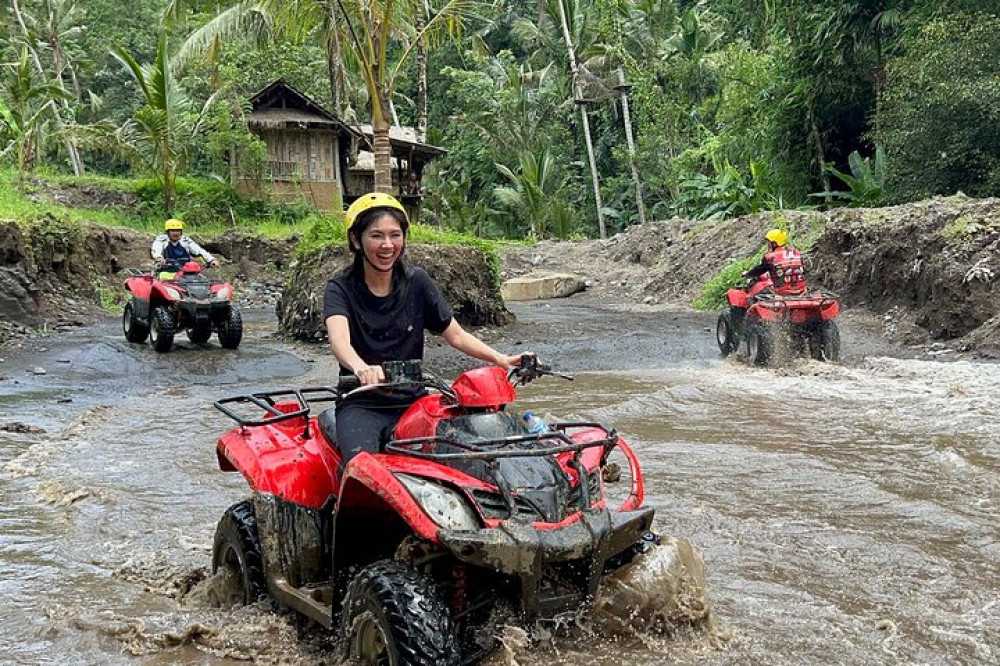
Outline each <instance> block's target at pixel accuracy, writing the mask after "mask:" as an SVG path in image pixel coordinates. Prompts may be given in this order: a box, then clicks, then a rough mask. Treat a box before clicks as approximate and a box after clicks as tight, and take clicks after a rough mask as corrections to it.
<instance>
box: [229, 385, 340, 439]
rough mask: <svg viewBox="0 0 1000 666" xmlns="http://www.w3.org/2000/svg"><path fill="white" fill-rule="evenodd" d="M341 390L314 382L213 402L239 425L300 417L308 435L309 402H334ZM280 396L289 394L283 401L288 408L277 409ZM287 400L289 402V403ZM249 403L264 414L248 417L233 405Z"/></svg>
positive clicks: (267, 423) (310, 403)
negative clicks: (298, 387) (303, 386)
mask: <svg viewBox="0 0 1000 666" xmlns="http://www.w3.org/2000/svg"><path fill="white" fill-rule="evenodd" d="M339 397H340V391H338V390H337V389H335V388H330V387H329V386H314V387H311V388H300V389H280V390H276V391H261V392H260V393H251V394H249V395H237V396H233V397H231V398H222V399H221V400H216V401H215V402H214V403H213V405H214V406H215V408H216V409H218V410H219V411H220V412H222V413H223V414H225V415H226V416H228V417H229V418H231V419H232V420H234V421H236V423H238V424H239V425H240V427H242V428H248V427H257V426H266V425H273V424H275V423H281V422H282V421H290V420H292V419H297V418H302V419H303V420H304V421H305V436H306V437H309V411H310V409H311V405H312V403H314V402H316V403H318V402H336V401H337V399H338V398H339ZM279 398H292V400H289V401H288V402H287V403H286V405H287V406H288V407H289V409H278V408H277V407H276V406H275V405H276V404H277V403H278V402H279V400H278V399H279ZM289 403H290V404H289ZM238 405H242V406H244V407H246V406H248V405H252V406H253V407H257V408H259V409H262V410H264V412H265V414H266V415H265V416H264V417H263V418H259V417H257V418H248V417H247V416H246V415H245V414H241V413H240V412H238V411H237V410H236V409H233V408H232V407H234V406H238Z"/></svg>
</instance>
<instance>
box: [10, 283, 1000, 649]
mask: <svg viewBox="0 0 1000 666" xmlns="http://www.w3.org/2000/svg"><path fill="white" fill-rule="evenodd" d="M515 311H516V313H517V314H518V317H519V320H520V323H519V324H518V325H517V327H516V328H515V329H512V330H509V331H505V332H503V333H502V334H497V335H495V336H494V340H495V342H496V343H497V344H498V346H501V347H503V348H505V349H508V350H511V351H513V350H514V349H517V348H522V349H523V348H531V349H534V350H535V351H537V352H538V353H539V354H540V356H542V357H543V359H545V360H548V361H551V362H552V363H553V364H554V365H556V366H557V367H558V368H560V369H563V370H565V371H568V372H572V373H574V374H575V375H576V380H575V381H573V382H563V381H558V380H546V381H539V382H536V383H534V384H532V385H531V386H529V387H527V388H525V389H523V390H522V392H521V400H520V403H519V404H520V406H521V407H522V408H528V407H531V408H533V409H535V410H536V411H541V412H543V413H549V414H551V415H554V416H557V417H561V418H573V419H575V418H586V419H588V420H599V421H602V422H605V423H609V424H614V425H616V426H617V427H618V429H619V430H620V431H621V432H622V433H623V434H624V435H625V436H626V437H627V438H628V439H629V440H630V442H631V443H632V445H633V447H634V448H635V449H636V451H637V452H638V454H639V456H640V458H641V460H642V462H643V465H644V470H645V474H646V489H647V502H648V503H650V504H652V505H653V506H655V508H656V510H657V521H656V529H657V530H658V531H660V532H662V533H664V534H669V535H672V536H674V537H679V538H685V539H687V540H688V541H690V543H691V544H692V545H693V546H694V547H695V548H696V549H697V550H698V551H699V552H700V553H701V555H702V557H703V558H704V562H705V565H706V568H707V579H708V583H709V590H708V599H709V601H710V603H711V607H712V613H713V616H714V620H715V627H714V629H713V630H711V631H696V632H685V631H680V632H677V633H671V634H669V635H650V634H641V633H640V634H635V635H632V636H626V637H624V638H618V639H616V640H610V639H608V638H602V637H599V636H597V635H590V634H588V633H586V632H581V631H577V632H574V633H573V634H572V635H570V636H563V637H556V638H552V639H543V640H540V641H538V642H535V643H533V644H527V645H525V644H520V643H518V642H517V641H514V640H509V641H508V646H507V649H506V651H505V652H504V653H503V654H502V655H501V656H500V657H497V658H496V659H494V663H505V662H506V663H517V664H522V665H524V666H529V665H540V664H546V665H551V664H621V663H626V664H664V663H667V664H693V663H698V664H808V665H820V664H993V663H998V662H1000V506H998V502H1000V432H998V430H1000V416H998V414H1000V391H998V390H997V387H998V386H1000V366H998V365H993V364H981V363H972V362H967V361H961V360H959V361H953V362H940V361H934V360H920V359H916V358H907V356H912V354H907V353H904V351H905V350H893V349H892V348H891V347H888V346H884V347H883V346H880V345H878V344H876V342H875V341H873V340H872V339H870V333H868V332H866V331H865V330H862V329H857V330H852V329H850V327H845V329H844V345H845V351H848V353H847V354H846V356H845V360H844V362H843V364H842V365H826V364H821V363H816V362H813V361H790V362H788V363H786V364H784V365H782V366H781V367H778V368H773V369H756V368H749V367H746V366H745V365H742V364H740V363H739V362H736V361H734V360H731V359H721V358H720V357H719V356H718V354H717V351H716V349H715V346H714V340H713V336H712V333H710V332H709V331H708V328H709V327H710V326H711V325H712V319H711V317H709V316H705V315H696V314H691V313H684V312H677V313H671V312H660V313H646V314H632V315H628V316H623V315H621V314H619V313H615V312H611V311H605V310H599V309H595V308H591V307H587V306H581V305H578V304H575V303H574V302H573V301H566V302H562V303H557V302H552V303H544V304H543V303H539V304H531V305H521V306H518V307H517V308H516V309H515ZM250 321H251V325H250V326H249V329H250V330H249V333H248V335H247V338H246V339H245V341H244V344H243V345H242V346H241V348H240V349H239V350H237V351H236V352H225V351H224V350H222V349H220V348H219V347H218V346H217V345H215V344H212V345H209V346H207V347H206V348H202V349H195V348H192V347H190V346H188V345H186V344H182V345H181V346H180V348H179V349H175V350H174V351H173V352H171V353H170V354H168V355H157V354H155V353H154V352H153V351H152V350H150V349H149V348H148V347H146V346H136V345H128V344H127V343H126V342H125V341H124V340H123V339H122V336H121V334H120V331H119V330H118V328H117V323H116V322H108V323H106V324H102V325H99V326H97V327H93V328H89V329H86V330H82V331H78V332H75V333H72V334H67V335H65V336H62V337H57V338H52V339H49V340H46V341H42V342H40V343H38V342H36V343H33V344H31V345H28V346H27V347H26V348H24V349H21V350H5V351H0V357H2V358H3V362H2V363H0V373H2V374H3V376H4V377H5V378H4V379H3V380H0V426H6V429H5V430H0V603H2V611H0V664H4V665H6V664H49V663H58V664H157V665H158V664H178V663H192V664H195V663H197V664H231V663H238V662H239V661H247V660H252V661H254V662H256V663H274V664H335V663H337V662H336V658H335V656H334V655H333V654H332V653H331V651H330V650H329V648H328V644H327V642H326V640H325V638H324V636H323V635H322V632H319V631H318V630H316V629H315V628H312V627H309V626H307V625H304V624H303V623H301V622H299V621H297V620H296V619H295V618H294V617H292V616H290V615H287V614H282V613H276V612H273V611H269V610H267V609H264V608H257V607H251V608H239V609H235V610H231V611H229V610H226V611H224V610H220V609H217V608H215V607H213V606H212V605H211V604H210V603H209V599H208V597H207V595H206V590H207V587H208V585H207V581H206V570H207V567H208V566H209V564H210V558H211V543H212V536H213V533H214V530H215V525H216V521H217V520H218V518H219V516H220V515H221V514H222V511H223V510H224V509H225V508H226V507H228V506H229V505H230V504H232V503H233V502H235V501H238V500H240V499H241V498H243V497H244V496H245V495H246V484H245V482H244V481H243V479H242V478H241V477H240V476H239V475H237V474H227V473H223V472H220V471H219V470H218V468H217V464H216V461H215V453H214V442H215V439H216V438H217V437H218V436H219V435H220V434H221V433H222V432H224V431H225V430H226V429H227V428H228V426H229V424H228V422H227V421H226V420H225V419H224V418H223V417H222V416H221V415H220V414H219V413H218V412H216V411H215V410H214V409H212V408H211V402H212V400H214V399H216V398H218V397H222V396H224V395H232V394H236V393H243V392H246V391H248V390H257V389H264V388H282V387H291V386H300V385H301V386H305V385H315V384H322V383H326V381H327V380H328V379H329V376H330V373H331V372H332V366H331V364H330V363H329V360H328V359H327V358H325V357H324V355H323V354H322V350H321V349H319V348H313V349H307V350H304V349H302V348H297V347H293V346H289V345H286V344H283V343H281V342H280V341H278V340H276V339H273V338H272V337H270V335H269V334H268V331H269V330H271V329H273V323H272V322H271V321H269V319H268V317H266V316H264V315H263V314H258V316H257V318H256V319H254V318H250ZM852 349H855V350H857V349H862V350H864V353H861V352H858V351H853V352H852V351H850V350H852ZM427 362H428V365H433V364H434V363H439V364H440V366H439V367H443V368H449V367H454V366H455V365H456V364H457V363H458V361H456V359H455V358H454V357H452V356H450V355H449V353H448V352H446V351H444V350H442V349H441V348H440V346H439V345H437V344H435V345H432V346H431V347H430V349H429V351H428V361H427ZM35 368H44V370H45V374H35V373H34V372H33V370H34V369H35ZM13 422H21V423H23V424H26V425H27V426H30V427H27V428H17V427H10V424H11V423H13ZM40 430H43V432H41V431H40Z"/></svg>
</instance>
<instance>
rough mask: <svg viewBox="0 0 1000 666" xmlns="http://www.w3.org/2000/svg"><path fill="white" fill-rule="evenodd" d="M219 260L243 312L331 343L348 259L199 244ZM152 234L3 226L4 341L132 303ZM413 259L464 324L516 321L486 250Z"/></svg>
mask: <svg viewBox="0 0 1000 666" xmlns="http://www.w3.org/2000/svg"><path fill="white" fill-rule="evenodd" d="M199 241H200V242H201V245H202V246H203V247H204V248H205V249H206V250H208V251H209V252H211V253H212V254H213V255H215V257H216V258H218V259H219V260H220V262H221V268H220V269H219V275H220V277H222V278H224V279H226V280H229V281H231V282H233V284H234V285H235V287H236V290H237V300H238V301H239V302H240V303H241V304H244V305H274V306H276V307H277V314H278V319H279V329H280V332H281V333H282V334H284V335H288V336H290V337H294V338H298V339H303V340H314V339H318V338H322V337H323V336H325V331H324V329H323V323H322V309H323V308H322V305H323V304H322V301H323V290H324V288H325V286H326V281H327V280H328V279H329V278H330V277H332V276H333V275H334V274H335V273H336V272H338V271H339V270H341V269H342V268H343V267H345V266H346V265H347V264H348V262H349V261H350V256H349V253H348V251H347V249H346V248H341V247H334V248H330V249H329V250H327V251H325V252H321V253H317V254H315V255H312V256H310V257H307V258H305V259H301V258H297V257H296V254H295V252H294V249H295V246H296V245H297V243H298V239H297V238H289V239H283V240H271V239H264V238H259V237H247V236H243V235H241V234H237V233H235V232H234V233H228V234H225V235H223V236H220V237H218V238H213V239H201V238H200V239H199ZM151 242H152V237H151V236H150V235H149V234H143V233H139V232H135V231H132V230H129V229H109V228H106V227H100V226H96V225H93V226H90V227H88V228H86V229H82V230H81V229H76V230H72V229H62V228H53V229H47V230H45V231H44V232H39V231H38V230H37V229H36V230H33V231H31V232H29V235H28V236H26V235H25V234H24V233H22V229H21V228H20V227H19V226H18V225H16V224H14V223H13V222H7V223H3V222H0V342H2V341H3V340H4V339H6V338H8V337H11V336H12V335H13V336H18V335H23V334H26V333H28V332H29V331H30V330H33V329H47V330H50V329H60V328H65V327H73V326H82V325H85V324H87V323H89V322H90V321H92V320H93V319H94V317H95V316H96V315H98V314H99V313H101V312H102V310H101V306H102V305H103V306H108V305H111V304H115V303H117V304H119V305H121V304H122V303H124V300H125V298H126V293H125V290H124V288H123V284H124V277H123V275H122V274H121V271H122V270H123V269H126V268H140V269H148V268H150V267H151V261H150V259H149V246H150V243H151ZM407 253H408V254H409V256H410V258H411V259H412V260H413V261H414V262H415V263H417V264H418V265H420V266H422V267H423V268H424V269H426V270H427V271H428V273H430V274H431V276H432V277H434V278H435V280H436V281H437V282H438V284H439V285H440V286H441V289H442V291H443V292H444V295H445V297H446V298H447V299H448V302H449V303H451V304H452V307H453V308H454V310H455V313H456V316H457V317H458V319H459V320H460V321H462V322H463V323H465V324H468V325H473V326H483V325H503V324H506V323H509V322H510V321H512V320H513V316H512V315H511V314H510V313H509V312H508V311H507V310H506V309H505V308H504V306H503V302H502V300H501V299H500V294H499V290H498V285H497V284H496V281H495V278H494V277H493V275H494V273H493V271H492V270H491V268H490V266H489V263H488V262H487V259H486V256H485V255H484V254H483V252H482V251H481V250H480V249H478V248H474V247H469V246H454V245H452V246H423V245H411V246H410V247H409V248H408V249H407Z"/></svg>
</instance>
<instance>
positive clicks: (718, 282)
mask: <svg viewBox="0 0 1000 666" xmlns="http://www.w3.org/2000/svg"><path fill="white" fill-rule="evenodd" d="M763 256H764V250H761V251H760V252H758V253H757V254H756V255H754V256H752V257H747V258H746V259H741V260H739V261H734V262H732V263H730V264H727V265H726V266H725V267H724V268H723V269H722V270H721V271H719V272H718V273H716V274H715V275H713V276H712V277H711V278H709V280H708V282H706V283H705V286H704V287H702V290H701V294H699V295H698V298H696V299H694V300H693V301H692V302H691V307H693V308H695V309H696V310H718V309H720V308H724V307H726V292H727V291H728V290H730V289H732V288H733V287H735V286H736V285H738V284H740V283H741V282H743V278H742V276H741V275H740V274H741V273H742V272H743V271H745V270H749V269H751V268H753V267H754V266H756V265H757V264H759V263H760V260H761V258H762V257H763Z"/></svg>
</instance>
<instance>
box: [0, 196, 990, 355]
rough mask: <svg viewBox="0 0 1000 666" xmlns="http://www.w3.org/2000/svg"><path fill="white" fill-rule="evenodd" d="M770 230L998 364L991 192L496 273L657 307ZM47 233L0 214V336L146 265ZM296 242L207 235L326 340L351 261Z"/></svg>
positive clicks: (454, 274) (684, 227) (488, 284)
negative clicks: (327, 304) (333, 280)
mask: <svg viewBox="0 0 1000 666" xmlns="http://www.w3.org/2000/svg"><path fill="white" fill-rule="evenodd" d="M776 225H780V226H784V227H786V228H788V229H789V230H790V231H791V233H792V238H793V242H796V243H798V244H799V245H800V246H802V247H804V248H806V249H807V254H808V262H809V263H808V265H809V273H810V276H809V277H810V281H811V282H812V283H813V284H815V285H821V286H824V287H826V288H827V289H832V290H834V291H836V292H838V293H840V294H841V296H842V297H843V302H844V305H845V306H846V307H848V308H853V309H857V310H865V311H869V312H872V313H875V314H877V315H879V316H880V318H881V319H882V321H883V322H884V327H883V328H884V330H883V331H882V332H883V333H884V334H885V335H887V336H889V337H890V338H892V339H893V340H895V341H897V342H901V343H905V344H930V343H934V344H937V345H941V344H947V345H948V346H950V347H952V348H955V349H964V350H971V351H974V352H976V353H977V354H980V355H983V356H987V357H994V358H1000V336H998V335H997V334H998V333H1000V316H998V312H1000V307H998V306H997V299H996V296H997V294H996V278H997V273H998V272H1000V253H998V250H1000V200H997V199H984V200H976V199H968V198H965V197H962V196H956V197H949V198H941V199H934V200H930V201H924V202H918V203H914V204H908V205H904V206H897V207H892V208H881V209H837V210H832V211H828V212H800V211H783V212H777V213H767V214H761V215H751V216H744V217H740V218H736V219H732V220H724V221H720V222H695V221H690V220H681V219H672V220H667V221H664V222H651V223H648V224H645V225H642V226H636V227H631V228H629V229H628V230H627V231H626V232H624V233H621V234H618V235H616V236H614V237H613V238H610V239H607V240H603V241H601V240H591V241H579V242H553V241H543V242H540V243H538V244H537V245H535V246H533V247H521V246H515V247H512V248H509V249H508V250H507V251H506V252H505V254H504V256H503V265H502V278H504V279H506V278H510V277H515V276H519V275H524V274H528V273H532V272H537V271H555V270H558V271H569V272H574V273H576V274H578V275H581V276H583V277H584V278H586V279H587V282H588V285H589V289H588V291H587V293H586V294H584V295H582V296H578V297H574V298H579V299H580V300H584V301H588V302H591V303H596V304H599V305H601V306H603V307H610V308H623V309H629V310H633V311H641V310H656V309H660V308H663V307H664V306H667V305H671V304H678V303H688V302H690V301H691V300H692V299H694V298H695V297H697V296H698V295H699V293H700V292H701V290H702V288H703V287H704V285H705V283H706V282H707V281H708V280H709V279H710V278H711V277H712V276H713V275H715V274H716V273H717V272H718V271H719V270H720V269H721V268H722V267H724V266H725V265H726V264H728V263H729V262H731V261H734V260H739V259H743V258H745V257H747V256H750V255H752V254H754V252H756V251H757V250H758V249H759V248H760V244H761V237H762V235H763V233H764V231H765V230H766V229H768V228H770V227H772V226H776ZM45 238H46V239H47V240H45V242H37V240H36V241H35V242H29V241H26V239H25V238H24V237H23V236H22V235H21V233H20V231H19V229H18V227H17V226H16V225H14V224H12V223H6V224H5V223H3V222H0V338H3V337H5V333H7V334H9V332H10V331H11V330H18V329H23V327H31V328H37V327H40V326H46V327H49V328H51V327H58V326H65V325H79V324H83V323H86V322H87V321H88V320H89V317H90V316H91V315H92V314H93V313H94V312H95V311H96V309H97V305H98V303H99V302H100V301H101V300H102V299H103V300H104V301H105V302H106V301H107V300H108V297H109V294H110V295H112V296H113V295H115V294H120V293H121V292H122V288H121V278H120V276H118V275H117V271H119V270H120V269H122V268H126V267H145V266H148V264H149V259H148V256H149V255H148V251H149V250H148V248H149V243H150V241H151V238H150V237H149V236H148V235H146V234H140V233H137V232H133V231H129V230H122V229H107V228H103V227H96V226H95V227H91V228H90V229H89V230H88V231H87V233H86V234H83V235H82V236H81V237H80V238H70V237H67V238H59V237H56V238H52V237H50V236H46V237H45ZM201 240H205V239H201ZM296 242H297V240H296V239H290V240H287V241H280V242H274V241H268V240H264V239H259V238H247V237H242V236H239V235H236V234H228V235H226V236H223V237H221V238H217V239H213V240H205V242H204V243H203V245H204V246H205V247H206V248H207V249H208V250H209V251H210V252H213V253H215V254H218V255H220V256H221V257H222V258H223V268H222V275H223V276H224V277H226V278H227V279H230V280H232V281H234V282H235V283H236V284H237V287H238V289H239V296H240V299H241V300H242V301H243V302H247V301H249V302H251V303H254V302H256V303H268V304H271V303H273V304H276V305H277V306H278V313H279V320H280V328H281V332H282V333H284V334H286V335H290V336H294V337H299V338H304V339H314V338H316V337H318V336H319V337H321V336H322V331H321V328H322V326H321V322H320V321H319V320H320V313H321V302H322V290H323V286H324V285H325V282H326V279H328V278H329V277H330V276H331V275H333V274H334V273H335V272H336V271H337V270H339V268H340V267H342V266H344V265H346V263H347V261H349V257H348V255H347V252H346V250H345V249H343V248H332V249H330V250H329V251H328V252H324V253H321V254H318V255H315V256H313V257H312V258H310V259H308V260H305V261H298V262H293V261H292V259H293V257H294V253H293V252H292V250H293V249H294V246H295V244H296ZM408 252H409V255H410V258H411V259H412V260H413V261H414V262H415V263H417V264H418V265H421V266H423V267H424V268H426V269H427V270H428V272H429V273H431V275H432V276H433V277H434V278H435V279H436V280H437V281H438V283H439V284H440V285H441V287H442V290H443V291H444V292H445V296H446V297H447V298H448V299H449V301H450V302H451V303H452V304H453V306H454V307H455V309H456V312H457V313H458V314H459V318H460V320H462V321H463V322H464V323H467V324H472V325H502V324H504V323H507V322H509V321H511V316H510V314H509V313H508V312H507V311H506V309H505V308H504V306H503V303H502V302H501V301H500V299H499V295H498V294H497V292H496V289H495V285H494V284H493V280H492V272H491V271H490V268H489V266H488V264H487V262H486V261H485V258H484V257H483V255H482V254H481V253H480V252H479V251H478V250H475V249H472V248H461V247H456V246H419V245H412V246H410V248H409V249H408ZM279 296H280V300H279Z"/></svg>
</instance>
